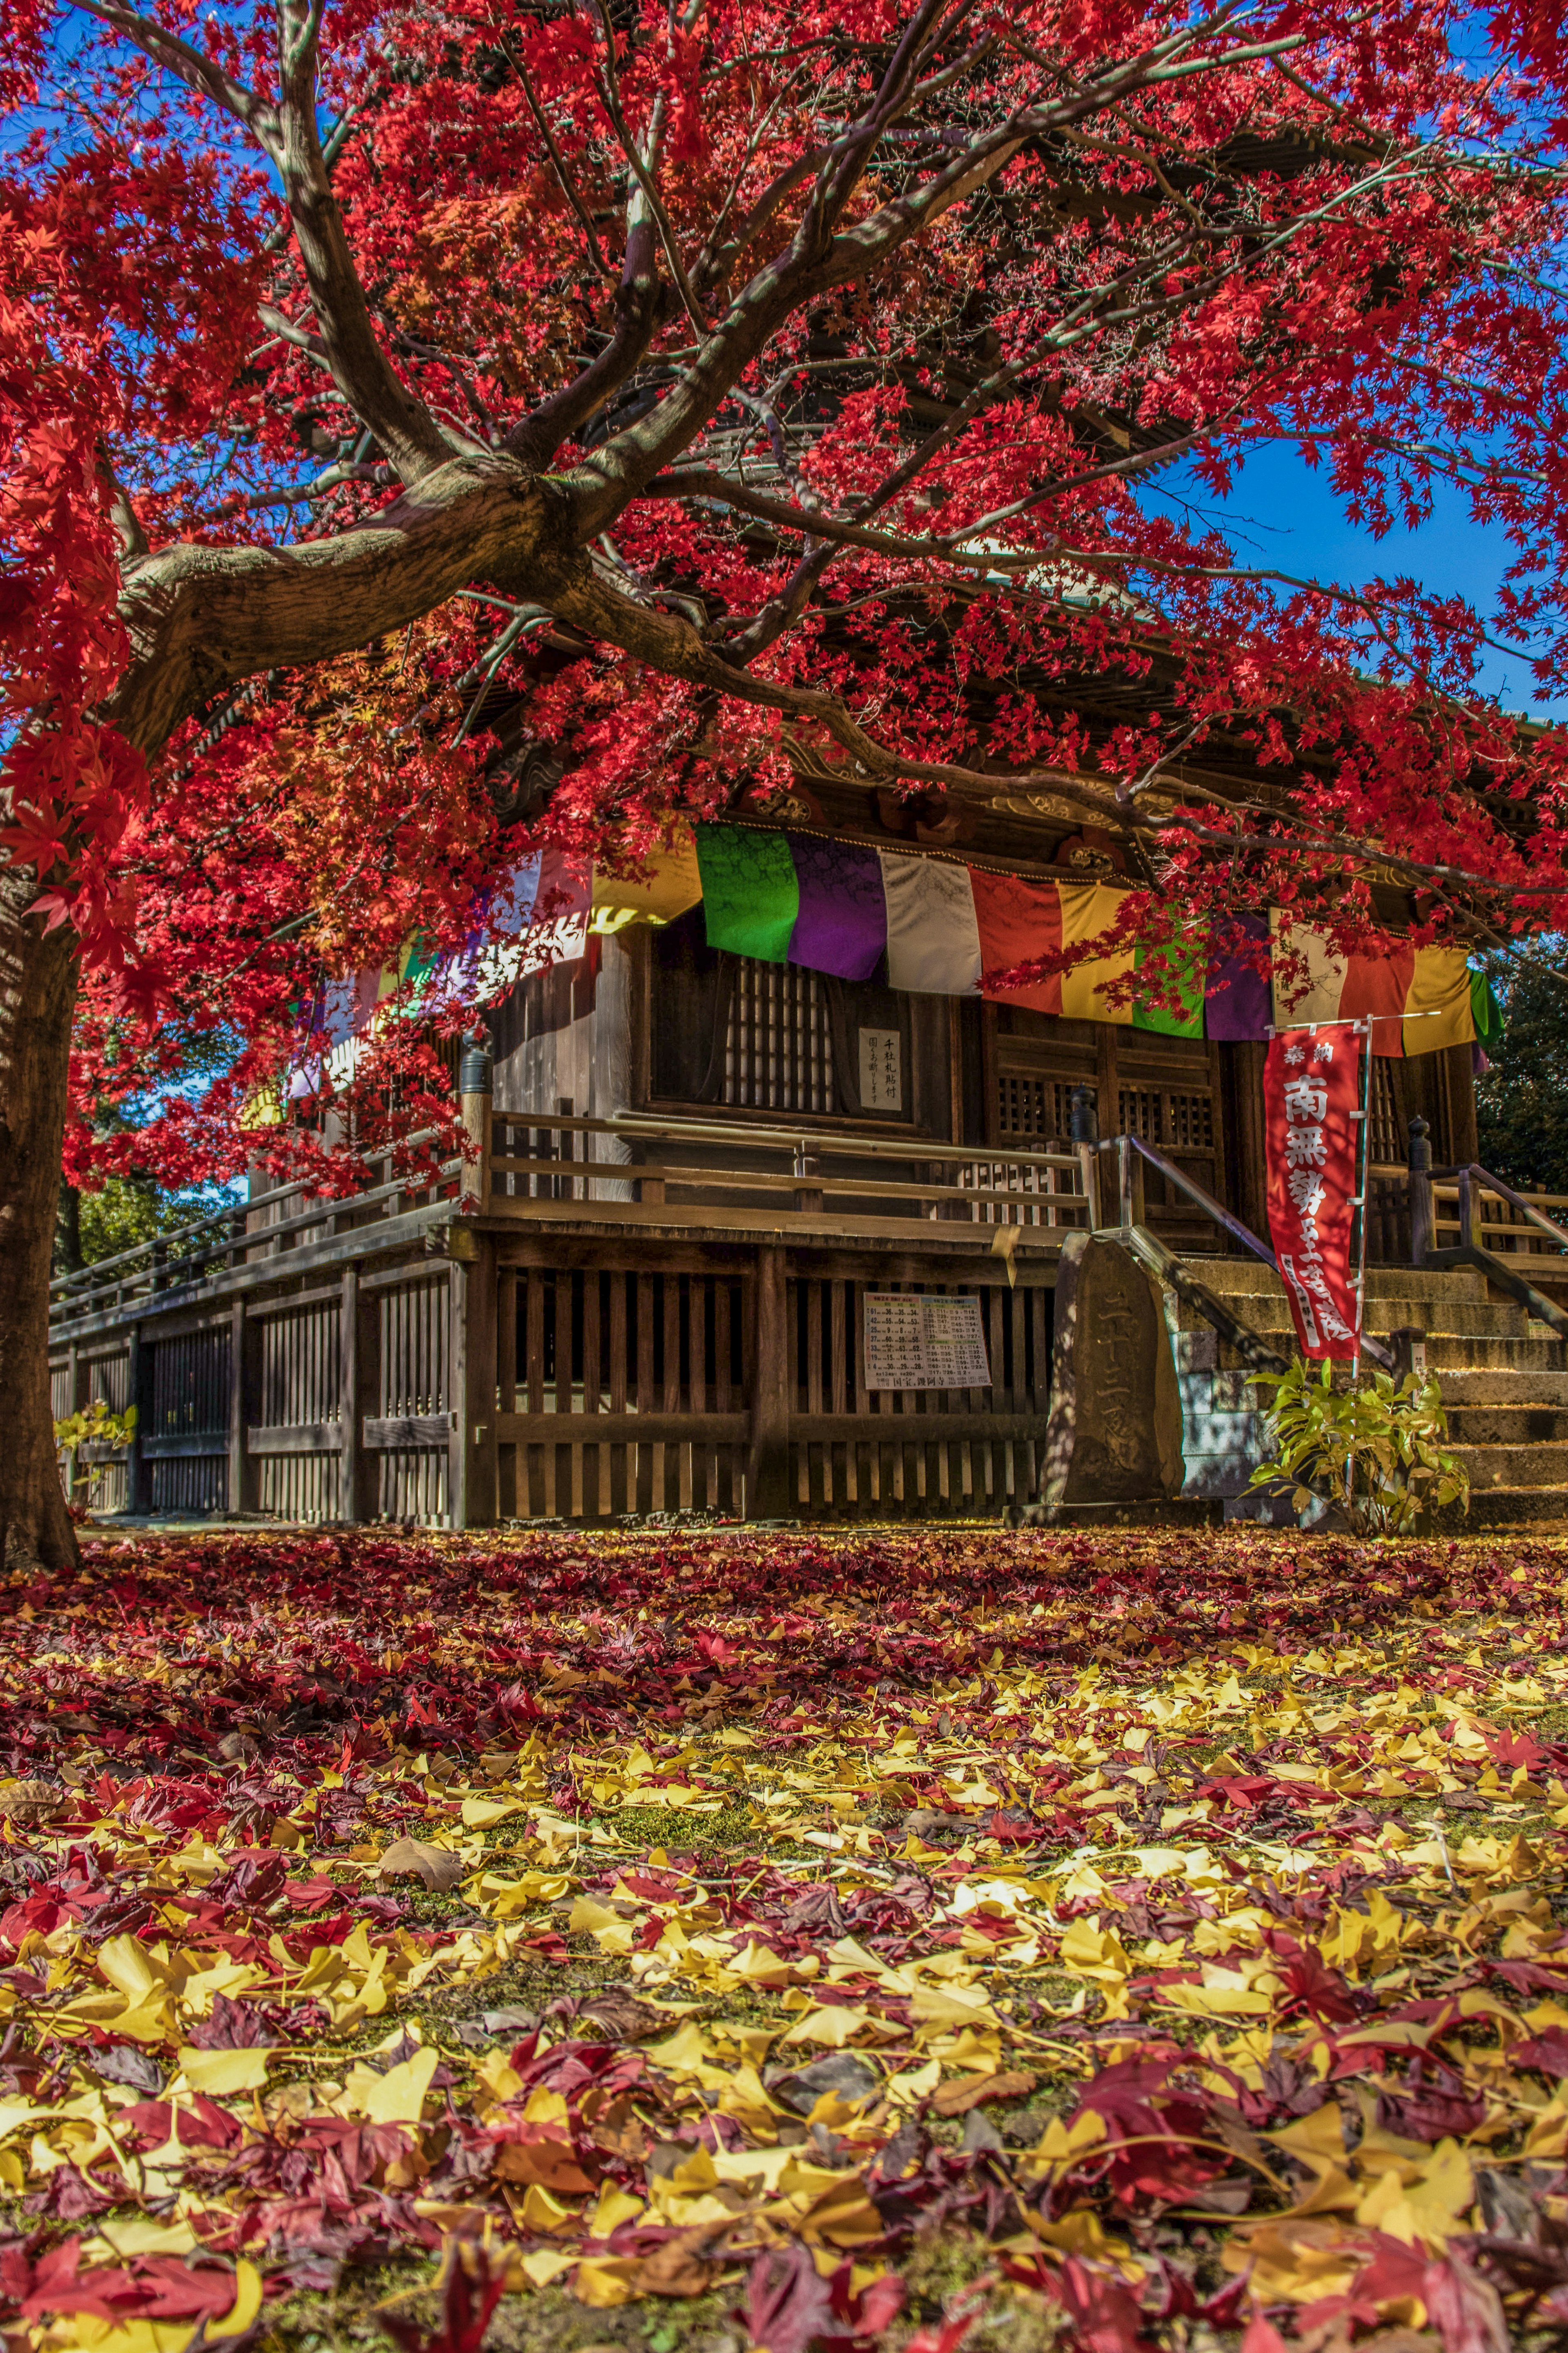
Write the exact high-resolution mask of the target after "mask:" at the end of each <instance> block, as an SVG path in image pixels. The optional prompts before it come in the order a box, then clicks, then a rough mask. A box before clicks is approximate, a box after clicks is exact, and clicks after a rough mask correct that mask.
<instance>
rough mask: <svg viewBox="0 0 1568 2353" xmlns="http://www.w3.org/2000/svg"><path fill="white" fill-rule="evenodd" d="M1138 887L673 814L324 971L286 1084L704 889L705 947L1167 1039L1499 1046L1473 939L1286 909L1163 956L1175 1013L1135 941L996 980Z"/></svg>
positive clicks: (519, 871)
mask: <svg viewBox="0 0 1568 2353" xmlns="http://www.w3.org/2000/svg"><path fill="white" fill-rule="evenodd" d="M1125 896H1126V890H1125V887H1124V886H1121V885H1118V884H1115V883H1106V882H1092V881H1083V882H1078V881H1071V882H1058V881H1037V880H1030V879H1026V877H1024V876H1023V875H1018V874H1008V873H997V872H995V871H992V870H991V869H989V868H986V867H980V866H969V865H967V864H966V863H964V862H963V860H958V859H954V858H943V857H935V856H930V855H927V856H923V857H922V856H920V855H918V854H915V853H913V852H910V851H904V850H890V849H878V848H877V847H876V846H874V845H873V844H871V843H869V842H863V841H844V840H835V839H832V838H831V837H828V836H826V835H820V834H805V833H795V832H784V831H781V830H779V829H777V828H773V827H762V826H740V825H730V824H724V825H712V824H706V823H704V824H700V825H698V826H696V827H690V826H686V825H680V826H678V827H677V828H675V829H674V830H673V831H672V833H671V835H670V839H669V842H668V848H667V849H664V850H662V851H659V852H658V853H657V854H656V855H655V856H653V857H652V858H650V859H648V860H647V861H646V864H645V870H644V872H643V874H642V876H641V877H640V879H638V880H636V881H626V880H623V879H621V878H620V877H618V876H616V875H614V874H611V873H609V872H607V871H605V870H603V869H597V870H593V871H590V870H589V868H588V867H587V866H586V864H585V863H584V862H583V861H581V860H575V859H573V858H570V857H568V856H567V855H566V854H565V853H564V852H563V851H561V850H558V849H548V850H546V851H544V852H543V853H542V854H541V853H540V852H538V851H534V852H532V853H531V855H530V856H529V857H527V858H524V859H522V860H519V861H518V862H517V864H516V865H514V866H513V867H511V868H510V869H509V870H507V871H506V872H505V873H504V874H502V875H501V876H500V877H499V878H498V880H497V881H496V882H495V884H494V885H492V887H491V889H490V890H489V892H486V893H484V894H483V895H482V896H481V898H480V899H479V901H478V902H476V905H475V909H474V914H473V920H472V923H471V925H470V928H469V931H468V936H467V938H466V939H464V940H463V941H462V942H461V943H460V944H458V946H457V947H455V948H451V949H447V950H446V951H444V952H442V953H441V954H439V955H437V954H435V953H434V952H433V951H432V950H431V949H430V947H429V946H428V944H427V943H426V941H425V940H424V938H423V937H422V936H421V935H418V934H416V936H415V938H414V939H413V940H412V941H411V942H410V943H409V944H408V945H407V946H406V947H405V949H404V951H403V954H402V955H401V956H400V958H399V959H398V961H397V963H396V964H395V965H388V966H387V967H385V968H384V969H383V970H379V971H378V970H373V969H371V968H369V967H367V968H366V969H365V970H364V971H363V972H359V973H356V974H353V975H352V976H349V977H348V978H346V979H342V980H332V981H329V982H327V983H326V984H325V985H324V986H323V987H322V989H321V993H320V995H319V997H318V999H317V1002H316V1005H315V1007H314V1008H313V1010H312V1016H311V1020H310V1030H309V1035H308V1038H307V1039H306V1041H305V1043H304V1045H303V1046H302V1048H301V1054H300V1063H299V1065H298V1066H297V1068H296V1069H295V1071H293V1072H291V1073H290V1078H289V1085H290V1089H291V1091H292V1092H293V1093H295V1094H296V1095H298V1094H301V1093H310V1092H314V1091H315V1089H316V1088H317V1087H318V1086H319V1085H320V1083H321V1072H322V1070H323V1068H325V1069H327V1070H330V1071H331V1072H332V1074H333V1075H334V1076H342V1075H343V1074H345V1073H346V1072H347V1071H349V1070H352V1067H353V1053H352V1041H353V1039H355V1038H356V1037H357V1036H359V1035H360V1034H362V1033H363V1030H364V1029H366V1028H367V1026H368V1025H369V1024H370V1023H371V1022H372V1021H373V1020H374V1018H376V1015H377V1010H378V1008H379V1007H380V1006H381V1005H383V1004H384V1002H385V1000H386V999H387V998H388V997H394V996H396V997H397V1011H398V1014H399V1015H400V1016H403V1017H406V1018H416V1019H426V1018H430V1017H431V1016H433V1015H437V1014H447V1015H449V1014H451V1013H452V1012H454V1011H457V1010H460V1009H461V1008H465V1007H467V1006H469V1005H479V1004H489V1003H493V1002H494V1001H495V1000H496V999H497V998H499V997H501V996H503V995H504V994H505V992H506V990H507V989H508V988H510V987H511V986H512V985H513V984H514V983H515V982H516V981H517V980H518V979H520V978H521V977H522V976H524V975H525V974H528V973H531V972H538V971H542V970H543V969H544V968H545V967H546V966H548V965H553V964H557V963H562V962H566V961H570V960H574V959H575V958H578V957H581V956H582V955H584V952H585V949H586V945H587V940H588V935H589V933H590V931H593V932H595V933H608V932H615V931H619V930H620V929H621V928H622V927H623V926H624V925H625V924H626V923H671V922H673V921H675V919H676V918H677V917H678V916H679V915H681V914H684V913H686V912H687V910H688V909H689V908H690V907H692V906H695V905H696V904H697V903H698V902H701V904H702V908H703V917H704V923H705V925H706V929H707V935H708V941H709V944H710V946H712V947H715V948H722V949H725V950H727V951H728V952H729V953H731V955H744V956H750V957H753V958H755V959H757V960H758V961H760V962H763V963H766V964H784V963H786V962H787V963H790V964H795V965H801V966H802V967H804V968H805V970H808V971H812V972H821V973H827V974H830V975H832V976H836V977H837V978H838V979H841V980H847V981H865V980H869V979H871V978H873V977H874V976H876V975H877V973H878V971H879V968H880V967H882V966H883V964H884V959H885V964H886V976H887V979H888V981H889V984H890V986H891V987H894V988H900V989H907V990H910V991H912V992H915V993H917V994H921V995H939V996H952V997H973V996H975V995H977V994H978V995H983V996H984V997H987V998H988V999H989V1000H990V1001H992V1002H994V1003H995V1004H1000V1005H1014V1006H1019V1007H1023V1008H1027V1009H1028V1010H1030V1011H1032V1012H1038V1013H1045V1014H1047V1015H1052V1016H1055V1017H1058V1018H1066V1019H1068V1020H1079V1021H1101V1022H1110V1023H1114V1024H1116V1025H1117V1026H1119V1027H1123V1028H1125V1027H1127V1026H1129V1025H1131V1027H1132V1028H1134V1029H1142V1030H1149V1031H1152V1032H1155V1033H1157V1034H1161V1035H1163V1036H1167V1037H1179V1038H1194V1039H1195V1038H1204V1037H1207V1038H1210V1039H1229V1040H1240V1039H1261V1038H1263V1037H1264V1036H1266V1035H1267V1033H1268V1029H1269V1026H1270V1017H1271V1016H1272V1019H1273V1021H1274V1022H1276V1023H1278V1024H1279V1026H1281V1027H1284V1026H1287V1025H1289V1024H1291V1023H1298V1024H1299V1023H1303V1022H1313V1021H1316V1022H1320V1023H1321V1022H1325V1021H1336V1020H1344V1019H1350V1018H1365V1017H1368V1016H1370V1017H1372V1019H1373V1050H1374V1051H1375V1052H1377V1053H1380V1054H1394V1055H1398V1054H1422V1053H1430V1052H1432V1051H1434V1050H1436V1049H1437V1048H1439V1047H1443V1046H1449V1045H1459V1044H1465V1043H1468V1042H1470V1041H1471V1040H1473V1039H1485V1040H1486V1041H1487V1042H1488V1043H1489V1044H1494V1045H1495V1043H1496V1040H1497V1039H1498V1038H1499V1037H1500V1034H1501V1027H1502V1016H1501V1012H1500V1008H1499V1006H1498V1003H1497V999H1496V997H1494V996H1493V994H1492V992H1491V989H1490V987H1489V983H1488V982H1487V980H1486V976H1485V975H1484V974H1480V973H1472V972H1471V971H1469V969H1468V965H1467V963H1466V959H1465V956H1464V955H1463V953H1462V952H1461V951H1459V950H1458V949H1450V948H1430V947H1426V948H1413V947H1412V946H1410V945H1409V944H1408V943H1407V942H1404V941H1400V940H1393V941H1391V942H1390V943H1389V944H1388V946H1387V948H1386V950H1385V951H1383V952H1380V953H1379V954H1378V955H1371V954H1367V953H1363V952H1362V951H1352V953H1351V954H1350V955H1342V954H1341V953H1339V952H1337V951H1336V950H1335V949H1333V948H1332V947H1331V944H1330V943H1329V941H1328V939H1327V937H1326V936H1325V935H1324V934H1321V933H1320V932H1317V931H1315V930H1312V929H1310V927H1308V926H1306V925H1303V924H1298V925H1295V926H1293V927H1291V928H1290V929H1289V930H1287V929H1286V926H1285V923H1284V919H1283V917H1282V916H1281V913H1280V911H1279V909H1277V908H1276V909H1274V910H1272V911H1271V912H1270V914H1269V915H1268V916H1267V917H1266V916H1264V915H1262V914H1242V915H1231V916H1228V917H1226V919H1225V924H1224V926H1222V927H1221V934H1220V936H1221V939H1222V943H1225V944H1224V945H1222V952H1221V954H1220V956H1219V960H1218V962H1217V963H1215V965H1213V967H1212V968H1209V967H1208V965H1207V951H1206V947H1205V944H1204V943H1203V939H1202V937H1201V936H1200V935H1196V934H1194V935H1193V936H1192V937H1191V938H1190V940H1189V939H1181V940H1178V941H1177V942H1175V943H1174V944H1173V945H1171V946H1169V947H1167V948H1165V949H1164V950H1163V951H1161V952H1160V954H1161V955H1162V957H1163V961H1164V964H1165V965H1166V966H1167V967H1168V970H1167V971H1165V972H1163V973H1161V975H1160V981H1161V985H1162V987H1168V986H1169V985H1170V983H1171V981H1172V980H1174V982H1175V985H1176V987H1177V988H1178V990H1179V993H1180V996H1181V999H1182V1002H1181V1006H1180V1008H1179V1009H1178V1008H1155V1007H1153V1006H1152V1005H1151V1004H1150V1002H1149V1001H1148V997H1147V995H1146V996H1145V997H1142V998H1140V997H1138V995H1137V994H1136V992H1135V990H1134V989H1133V988H1132V987H1129V986H1128V985H1127V984H1128V983H1129V982H1130V981H1133V980H1135V979H1136V977H1137V976H1138V975H1140V974H1142V973H1148V974H1149V975H1150V979H1151V988H1152V983H1153V979H1154V968H1153V966H1152V964H1151V961H1150V957H1151V952H1150V951H1148V950H1145V949H1143V948H1142V947H1139V948H1134V947H1133V946H1131V945H1130V944H1129V945H1123V946H1119V947H1118V948H1117V949H1116V950H1115V952H1114V953H1113V954H1111V955H1100V956H1095V957H1092V958H1090V959H1089V960H1088V961H1086V962H1084V963H1081V964H1079V965H1075V966H1074V967H1073V968H1072V970H1070V971H1068V972H1066V973H1061V974H1051V975H1047V976H1044V977H1042V978H1040V979H1038V980H1036V981H1033V982H1030V983H1027V984H1026V986H1024V987H1017V988H1003V987H999V986H997V984H996V982H995V980H994V978H991V977H989V976H994V975H1000V974H1001V973H1004V972H1009V971H1013V970H1016V968H1017V967H1018V966H1019V965H1028V964H1031V963H1034V962H1035V961H1037V959H1038V958H1040V957H1042V956H1046V955H1053V954H1057V953H1059V952H1060V951H1061V950H1062V949H1064V948H1071V947H1075V946H1079V945H1092V944H1095V943H1097V942H1098V941H1100V940H1101V939H1103V938H1104V937H1105V936H1106V935H1107V934H1110V932H1111V931H1113V930H1114V928H1115V924H1116V922H1117V918H1118V916H1119V914H1120V912H1121V902H1122V901H1123V899H1124V898H1125ZM1227 930H1228V934H1229V938H1228V942H1227V943H1226V931H1227ZM1237 934H1240V936H1241V938H1242V939H1243V940H1251V941H1255V942H1257V943H1258V945H1259V946H1260V947H1261V946H1264V945H1267V946H1268V951H1269V955H1270V960H1271V964H1272V967H1273V971H1272V985H1270V980H1269V978H1268V977H1267V976H1265V975H1264V974H1263V973H1261V972H1259V971H1258V970H1256V969H1255V968H1254V967H1253V965H1251V964H1250V963H1249V961H1248V960H1247V956H1246V955H1245V954H1244V953H1243V951H1242V949H1241V948H1240V947H1238V946H1237ZM1293 960H1295V961H1297V969H1296V970H1295V971H1293V972H1292V971H1289V969H1288V968H1287V967H1288V966H1289V965H1290V964H1291V962H1292V961H1293ZM1301 965H1304V967H1305V983H1304V985H1303V983H1302V976H1301V970H1300V966H1301ZM1292 992H1294V993H1292ZM340 1066H341V1067H340Z"/></svg>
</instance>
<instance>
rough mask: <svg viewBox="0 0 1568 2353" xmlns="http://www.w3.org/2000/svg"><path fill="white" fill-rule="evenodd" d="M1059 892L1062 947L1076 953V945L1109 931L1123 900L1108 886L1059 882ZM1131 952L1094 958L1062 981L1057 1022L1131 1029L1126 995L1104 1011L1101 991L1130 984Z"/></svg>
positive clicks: (1103, 883)
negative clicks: (1115, 1023)
mask: <svg viewBox="0 0 1568 2353" xmlns="http://www.w3.org/2000/svg"><path fill="white" fill-rule="evenodd" d="M1058 892H1059V893H1060V897H1061V902H1062V945H1063V947H1064V948H1070V947H1076V946H1077V945H1078V944H1079V941H1080V940H1093V939H1098V938H1099V936H1100V934H1101V933H1102V932H1108V931H1110V927H1111V925H1112V924H1113V923H1115V921H1116V918H1117V915H1118V913H1120V911H1121V902H1122V900H1123V899H1124V898H1125V897H1126V895H1127V894H1126V892H1124V891H1118V890H1116V889H1115V888H1113V886H1112V885H1111V884H1110V883H1109V882H1062V883H1058ZM1135 953H1136V951H1135V950H1134V949H1133V948H1131V946H1129V947H1124V948H1120V949H1118V951H1117V953H1116V954H1115V955H1109V956H1097V957H1096V958H1095V959H1094V960H1093V962H1092V963H1089V964H1080V965H1076V966H1075V967H1074V969H1073V970H1072V971H1071V972H1064V973H1063V975H1062V1017H1063V1018H1064V1019H1065V1020H1068V1021H1118V1022H1121V1023H1124V1024H1128V1025H1130V1024H1131V1019H1132V999H1131V992H1129V994H1128V996H1127V997H1125V998H1124V999H1123V1000H1122V1001H1121V1003H1120V1004H1117V1005H1107V1003H1106V1002H1105V998H1104V996H1103V994H1102V992H1103V990H1104V989H1106V988H1107V987H1109V986H1110V982H1111V981H1113V980H1126V979H1129V978H1130V977H1131V972H1132V959H1133V955H1134V954H1135Z"/></svg>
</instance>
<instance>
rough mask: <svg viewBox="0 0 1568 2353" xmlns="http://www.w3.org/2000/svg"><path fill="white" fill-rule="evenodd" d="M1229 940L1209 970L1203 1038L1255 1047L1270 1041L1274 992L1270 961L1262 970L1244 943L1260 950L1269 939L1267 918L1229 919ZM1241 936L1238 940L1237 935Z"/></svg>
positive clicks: (1230, 916)
mask: <svg viewBox="0 0 1568 2353" xmlns="http://www.w3.org/2000/svg"><path fill="white" fill-rule="evenodd" d="M1223 922H1224V924H1225V926H1226V929H1227V931H1228V933H1229V937H1228V939H1226V942H1225V952H1224V953H1222V955H1221V956H1220V959H1219V961H1218V963H1216V964H1215V965H1212V966H1211V967H1210V970H1209V975H1208V986H1207V988H1206V990H1205V996H1204V1035H1205V1037H1207V1038H1217V1039H1221V1040H1229V1041H1230V1042H1232V1043H1233V1044H1234V1043H1238V1042H1239V1043H1245V1044H1255V1043H1257V1042H1258V1040H1259V1039H1264V1038H1267V1037H1268V1028H1269V1024H1270V1022H1271V1021H1272V1020H1273V1018H1274V1005H1273V992H1272V989H1271V987H1270V985H1269V980H1270V976H1269V971H1268V962H1267V959H1264V960H1263V963H1262V968H1261V969H1260V968H1259V965H1258V963H1257V962H1255V961H1254V960H1253V958H1252V957H1250V956H1249V955H1247V952H1246V949H1245V947H1244V946H1243V945H1242V944H1241V940H1254V941H1256V942H1257V943H1258V945H1259V946H1260V947H1261V946H1263V945H1264V944H1265V943H1267V941H1268V936H1269V925H1268V916H1267V915H1227V916H1226V917H1224V918H1223ZM1237 934H1240V935H1241V939H1239V940H1238V939H1237Z"/></svg>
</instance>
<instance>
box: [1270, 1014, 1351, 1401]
mask: <svg viewBox="0 0 1568 2353" xmlns="http://www.w3.org/2000/svg"><path fill="white" fill-rule="evenodd" d="M1362 1044H1363V1041H1362V1039H1361V1038H1360V1037H1359V1036H1358V1034H1357V1033H1356V1031H1355V1030H1353V1029H1319V1030H1315V1031H1314V1030H1310V1029H1289V1030H1286V1031H1284V1032H1283V1033H1282V1034H1281V1035H1280V1036H1279V1037H1277V1038H1274V1039H1270V1041H1269V1047H1268V1060H1267V1061H1266V1062H1265V1064H1264V1069H1263V1099H1264V1116H1265V1127H1266V1134H1267V1137H1268V1234H1269V1239H1270V1240H1271V1241H1272V1242H1273V1245H1274V1255H1275V1257H1276V1258H1277V1259H1278V1260H1279V1271H1280V1273H1281V1274H1282V1275H1283V1276H1284V1278H1285V1291H1286V1295H1287V1297H1288V1298H1289V1302H1290V1313H1291V1315H1292V1316H1293V1317H1294V1319H1295V1324H1296V1336H1297V1338H1298V1339H1299V1340H1300V1344H1301V1353H1302V1355H1303V1356H1316V1357H1323V1356H1333V1357H1338V1358H1349V1357H1352V1356H1356V1355H1357V1354H1359V1352H1360V1346H1361V1302H1360V1300H1359V1299H1358V1297H1357V1295H1356V1285H1355V1272H1354V1269H1353V1267H1352V1261H1351V1234H1352V1223H1353V1220H1354V1217H1355V1211H1354V1208H1353V1207H1352V1202H1353V1198H1354V1195H1355V1189H1356V1183H1355V1179H1356V1143H1357V1136H1356V1127H1357V1122H1356V1119H1355V1117H1354V1113H1356V1112H1357V1111H1358V1110H1359V1108H1360V1098H1361V1057H1362Z"/></svg>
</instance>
